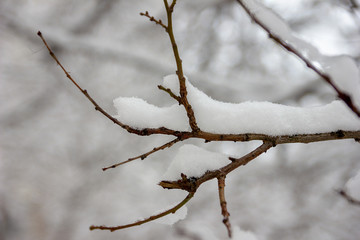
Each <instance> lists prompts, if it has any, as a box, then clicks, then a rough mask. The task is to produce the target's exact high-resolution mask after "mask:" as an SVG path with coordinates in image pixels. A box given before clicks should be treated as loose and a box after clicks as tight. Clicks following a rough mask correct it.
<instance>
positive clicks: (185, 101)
mask: <svg viewBox="0 0 360 240" xmlns="http://www.w3.org/2000/svg"><path fill="white" fill-rule="evenodd" d="M164 4H165V9H166V13H167V21H168V24H167V33H168V35H169V38H170V42H171V46H172V49H173V52H174V57H175V61H176V67H177V70H176V74H177V76H178V79H179V84H180V100H181V104H182V105H183V106H184V108H185V110H186V113H187V116H188V118H189V124H190V127H191V129H192V131H193V132H199V131H200V128H199V127H198V125H197V123H196V118H195V114H194V111H193V109H192V106H191V105H190V103H189V101H188V99H187V90H186V83H185V82H186V81H185V76H184V72H183V68H182V60H181V58H180V54H179V50H178V47H177V44H176V41H175V37H174V32H173V26H172V13H173V11H174V6H175V4H176V0H174V1H173V2H172V4H171V5H170V6H169V4H168V2H167V0H164Z"/></svg>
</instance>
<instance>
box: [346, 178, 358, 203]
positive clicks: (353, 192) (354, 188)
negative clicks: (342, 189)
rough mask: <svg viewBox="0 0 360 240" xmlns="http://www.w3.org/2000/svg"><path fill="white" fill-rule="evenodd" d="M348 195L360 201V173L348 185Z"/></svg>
mask: <svg viewBox="0 0 360 240" xmlns="http://www.w3.org/2000/svg"><path fill="white" fill-rule="evenodd" d="M346 191H347V193H348V194H349V195H350V196H351V197H353V198H355V199H357V200H359V201H360V171H359V172H358V173H357V175H355V176H354V177H353V178H351V179H350V180H349V181H348V182H347V183H346Z"/></svg>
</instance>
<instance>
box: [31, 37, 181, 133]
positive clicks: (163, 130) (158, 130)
mask: <svg viewBox="0 0 360 240" xmlns="http://www.w3.org/2000/svg"><path fill="white" fill-rule="evenodd" d="M37 35H38V36H39V37H40V38H41V40H42V41H43V43H44V44H45V46H46V48H47V49H48V51H49V54H50V56H51V57H52V58H53V59H54V60H55V62H56V63H57V64H58V65H59V66H60V67H61V69H62V70H63V72H64V73H65V75H66V77H67V78H68V79H69V80H70V81H71V82H72V83H73V84H74V85H75V86H76V87H77V88H78V89H79V90H80V91H81V92H82V93H83V94H84V95H85V97H86V98H87V99H88V100H89V101H90V102H91V103H92V104H93V105H94V106H95V110H97V111H99V112H101V113H102V114H103V115H104V116H105V117H107V118H108V119H109V120H111V121H112V122H113V123H115V124H117V125H119V126H120V127H122V128H124V129H125V130H127V131H128V132H129V133H133V134H137V135H140V136H148V135H152V134H165V135H174V136H179V134H180V133H179V131H174V130H171V129H167V128H164V127H161V128H144V129H136V128H133V127H131V126H129V125H126V124H123V123H122V122H120V121H119V120H117V119H116V118H114V117H112V116H111V115H110V114H109V113H108V112H106V111H105V110H104V109H103V108H102V107H100V106H99V104H98V103H97V102H96V101H95V100H94V99H93V98H92V97H91V96H90V95H89V93H88V92H87V90H86V89H83V88H82V87H80V85H79V84H78V83H77V82H76V81H75V80H74V79H73V78H72V77H71V76H70V74H69V72H68V71H67V70H66V69H65V67H64V66H63V65H62V64H61V63H60V61H59V60H58V58H57V57H56V55H55V53H54V52H53V51H52V50H51V48H50V46H49V45H48V43H47V42H46V40H45V38H44V37H43V35H42V33H41V32H40V31H38V33H37ZM180 135H182V134H180Z"/></svg>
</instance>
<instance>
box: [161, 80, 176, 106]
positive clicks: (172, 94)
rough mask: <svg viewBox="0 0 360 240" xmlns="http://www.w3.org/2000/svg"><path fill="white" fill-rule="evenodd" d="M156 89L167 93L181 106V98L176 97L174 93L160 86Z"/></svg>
mask: <svg viewBox="0 0 360 240" xmlns="http://www.w3.org/2000/svg"><path fill="white" fill-rule="evenodd" d="M158 88H159V89H160V90H163V91H164V92H167V93H168V94H169V95H170V96H171V97H172V98H174V99H175V100H176V101H177V102H178V103H179V104H181V98H180V97H179V96H177V95H176V94H175V93H173V92H172V91H171V89H170V88H165V87H164V86H162V85H158Z"/></svg>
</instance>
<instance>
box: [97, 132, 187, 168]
mask: <svg viewBox="0 0 360 240" xmlns="http://www.w3.org/2000/svg"><path fill="white" fill-rule="evenodd" d="M182 140H183V139H179V138H175V139H174V140H172V141H170V142H167V143H165V144H163V145H161V146H160V147H155V148H154V149H152V150H151V151H149V152H147V153H144V154H141V155H139V156H137V157H133V158H129V159H128V160H126V161H123V162H120V163H116V164H114V165H111V166H109V167H105V168H103V169H102V170H103V171H106V170H108V169H111V168H116V167H118V166H120V165H123V164H125V163H128V162H131V161H134V160H136V159H139V158H140V159H141V160H144V159H145V158H147V157H148V156H149V155H150V154H153V153H155V152H157V151H159V150H163V149H165V148H169V147H171V146H172V145H174V144H175V143H177V142H179V141H182Z"/></svg>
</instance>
